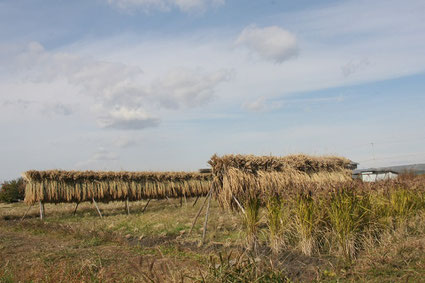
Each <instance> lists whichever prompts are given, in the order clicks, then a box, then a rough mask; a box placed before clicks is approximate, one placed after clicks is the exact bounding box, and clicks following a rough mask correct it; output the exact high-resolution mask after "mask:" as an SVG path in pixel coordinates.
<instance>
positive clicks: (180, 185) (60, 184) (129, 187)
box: [23, 170, 211, 204]
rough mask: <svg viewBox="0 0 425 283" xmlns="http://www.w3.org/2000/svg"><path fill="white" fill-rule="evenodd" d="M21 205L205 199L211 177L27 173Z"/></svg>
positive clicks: (206, 175) (51, 172) (124, 173)
mask: <svg viewBox="0 0 425 283" xmlns="http://www.w3.org/2000/svg"><path fill="white" fill-rule="evenodd" d="M23 176H24V178H25V180H26V182H27V184H26V189H25V202H26V203H27V204H33V203H35V202H38V201H42V202H44V203H61V202H83V201H89V200H92V199H93V198H94V199H95V200H97V201H101V202H109V201H113V200H126V199H129V200H130V201H136V200H143V199H163V198H167V197H168V198H176V197H198V196H205V195H206V194H207V193H208V191H209V190H210V188H211V174H201V173H195V172H193V173H187V172H94V171H84V172H80V171H59V170H52V171H28V172H25V173H24V174H23Z"/></svg>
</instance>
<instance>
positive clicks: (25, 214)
mask: <svg viewBox="0 0 425 283" xmlns="http://www.w3.org/2000/svg"><path fill="white" fill-rule="evenodd" d="M33 205H34V204H31V205H30V206H29V207H28V209H27V211H25V213H24V215H23V216H22V218H21V221H22V220H24V218H25V216H27V214H28V212H29V211H30V209H31V207H32V206H33Z"/></svg>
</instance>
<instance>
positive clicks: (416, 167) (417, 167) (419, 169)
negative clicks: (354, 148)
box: [353, 163, 425, 175]
mask: <svg viewBox="0 0 425 283" xmlns="http://www.w3.org/2000/svg"><path fill="white" fill-rule="evenodd" d="M362 172H393V173H396V174H401V173H407V172H412V173H414V174H416V175H419V174H425V164H424V163H422V164H410V165H398V166H388V167H379V168H367V169H357V170H354V171H353V174H354V175H356V174H359V173H362Z"/></svg>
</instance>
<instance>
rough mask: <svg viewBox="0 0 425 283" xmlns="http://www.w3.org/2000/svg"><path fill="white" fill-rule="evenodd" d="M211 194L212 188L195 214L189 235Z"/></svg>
mask: <svg viewBox="0 0 425 283" xmlns="http://www.w3.org/2000/svg"><path fill="white" fill-rule="evenodd" d="M211 193H212V188H211V190H210V191H209V192H208V194H207V196H206V197H205V199H204V202H203V203H202V205H201V207H200V208H199V210H198V213H197V214H196V216H195V219H194V220H193V223H192V227H190V231H189V235H190V234H191V233H192V230H193V227H195V224H196V221H197V220H198V217H199V215H200V214H201V212H202V209H203V208H204V206H205V203H206V202H207V199H208V197H209V195H210V194H211Z"/></svg>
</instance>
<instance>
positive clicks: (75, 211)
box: [72, 202, 80, 215]
mask: <svg viewBox="0 0 425 283" xmlns="http://www.w3.org/2000/svg"><path fill="white" fill-rule="evenodd" d="M79 204H80V203H79V202H77V205H76V206H75V209H74V213H73V214H72V215H75V213H77V208H78V205H79Z"/></svg>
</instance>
